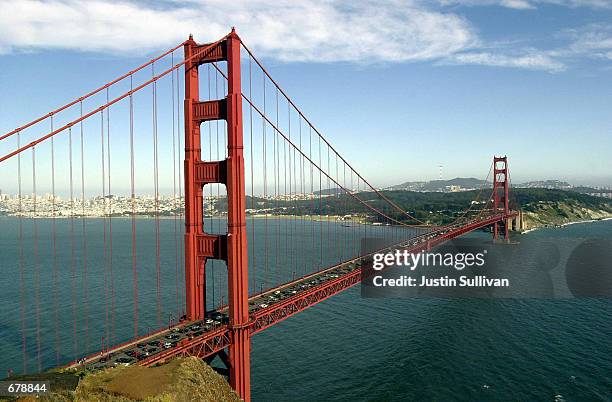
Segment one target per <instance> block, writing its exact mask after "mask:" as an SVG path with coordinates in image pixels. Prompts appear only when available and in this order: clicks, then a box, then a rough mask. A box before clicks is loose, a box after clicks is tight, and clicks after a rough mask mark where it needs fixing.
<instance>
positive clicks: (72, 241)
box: [68, 127, 79, 358]
mask: <svg viewBox="0 0 612 402" xmlns="http://www.w3.org/2000/svg"><path fill="white" fill-rule="evenodd" d="M68 161H69V170H70V271H71V276H72V278H71V293H72V349H73V350H72V352H73V357H75V358H76V357H77V356H78V354H79V349H78V346H79V344H78V338H77V304H76V299H77V284H76V282H77V276H76V241H75V238H74V215H75V210H74V175H73V161H72V127H69V128H68Z"/></svg>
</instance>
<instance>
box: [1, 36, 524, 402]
mask: <svg viewBox="0 0 612 402" xmlns="http://www.w3.org/2000/svg"><path fill="white" fill-rule="evenodd" d="M181 47H182V48H183V51H184V55H183V57H182V59H181V58H180V57H179V56H178V55H177V53H178V52H179V51H180V48H181ZM183 98H184V100H182V99H183ZM41 132H42V134H41ZM181 132H184V136H183V135H182V134H181ZM11 141H12V142H11ZM0 145H2V146H3V148H2V149H1V150H2V153H1V154H0V155H2V156H0V169H3V172H4V173H5V174H4V177H3V181H6V182H8V181H10V180H13V181H14V182H16V187H17V193H18V194H17V196H16V198H15V200H16V201H15V203H16V204H15V205H16V206H15V210H14V211H13V212H14V213H13V214H14V216H15V217H17V218H18V221H19V222H18V225H17V226H16V228H15V232H14V233H11V236H12V238H13V239H14V244H15V246H16V247H17V248H18V250H19V252H18V255H17V256H16V258H15V259H14V260H11V261H9V262H8V263H9V264H12V265H14V266H15V272H18V273H19V278H18V281H19V289H18V295H19V296H18V297H19V314H18V315H15V322H14V323H13V324H14V326H15V327H16V328H19V331H18V332H19V335H20V342H16V343H20V344H21V345H20V348H21V351H22V354H23V370H22V371H23V372H24V373H25V372H28V371H41V370H42V369H44V368H46V367H49V366H60V365H67V366H68V367H79V366H81V367H85V368H90V369H100V368H104V367H108V366H112V365H116V364H132V363H138V364H142V365H146V366H150V365H154V364H158V363H161V362H164V361H166V360H167V359H170V358H172V357H174V356H197V357H199V358H202V359H205V360H206V361H208V362H210V361H212V360H213V359H214V358H216V357H218V358H219V359H220V360H221V361H222V362H223V363H224V364H225V366H226V370H225V371H223V370H221V371H223V372H225V373H226V374H227V375H228V378H229V382H230V384H231V386H232V387H233V388H234V389H235V390H236V392H237V393H238V395H239V396H240V397H241V398H243V399H244V400H246V401H248V400H250V347H251V341H250V339H251V337H252V336H253V335H254V334H256V333H258V332H261V331H263V330H265V329H266V328H269V327H270V326H273V325H275V324H277V323H279V322H281V321H283V320H284V319H286V318H289V317H291V316H292V315H294V314H297V313H299V312H301V311H303V310H305V309H307V308H309V307H311V306H314V305H315V304H317V303H319V302H321V301H322V300H325V299H327V298H329V297H331V296H333V295H335V294H337V293H339V292H342V291H344V290H346V289H348V288H350V287H352V286H354V285H356V284H358V283H360V282H361V280H362V279H363V278H364V275H368V272H369V267H370V263H371V255H372V253H371V252H364V251H363V249H361V248H360V247H359V244H360V243H359V240H360V239H363V238H367V237H376V238H379V239H383V240H384V247H383V248H382V249H380V250H377V252H382V251H392V250H397V249H401V250H408V251H409V252H422V251H424V250H429V249H431V248H432V247H435V246H437V245H439V244H441V243H443V242H445V241H447V240H449V239H453V238H455V237H457V236H460V235H462V234H465V233H467V232H470V231H474V230H477V229H481V228H486V227H492V232H493V237H494V238H495V239H497V238H498V236H499V235H500V234H502V235H503V237H504V238H505V239H508V231H509V230H510V229H511V226H512V221H513V219H515V218H516V217H517V214H518V213H517V211H515V210H512V209H511V208H510V202H509V197H510V196H509V189H510V187H511V184H510V176H509V172H508V163H507V162H508V161H507V158H506V157H494V159H493V163H492V164H491V167H490V169H489V174H488V175H487V179H485V183H487V180H488V178H489V175H491V173H492V177H493V178H492V188H491V189H490V193H489V189H488V188H487V189H485V187H486V185H483V186H482V188H481V189H480V191H479V192H478V193H477V196H476V198H475V199H474V200H473V201H472V202H471V203H470V205H468V206H466V210H465V211H464V212H462V213H461V214H458V215H457V216H454V217H453V220H452V221H451V222H450V223H448V224H445V225H432V224H429V223H428V222H427V220H426V219H425V218H423V217H418V216H416V215H417V214H415V213H410V212H409V211H407V210H405V209H404V208H402V207H401V206H400V205H398V202H396V201H394V200H393V197H392V195H391V194H389V193H388V192H385V191H381V190H378V189H377V188H375V187H374V186H373V185H371V184H370V183H369V182H368V181H367V180H366V179H365V178H364V177H363V176H362V175H361V174H359V173H358V172H357V171H356V170H355V169H354V168H353V166H352V165H351V164H349V162H348V161H346V159H345V158H344V157H342V155H341V154H340V153H339V152H338V151H337V150H336V149H335V148H334V147H333V146H332V145H331V143H330V142H329V141H328V140H327V139H326V138H325V137H324V136H323V135H322V134H321V132H320V131H319V130H318V129H317V128H316V127H315V126H314V125H313V124H312V123H311V122H310V120H309V119H308V118H307V117H306V116H305V114H304V113H303V112H302V111H301V110H300V109H299V108H298V107H297V105H296V104H295V103H294V101H293V100H292V99H291V98H290V97H289V96H288V95H287V93H286V92H285V91H284V90H283V89H282V88H281V87H280V85H279V84H278V83H277V82H276V81H275V80H274V79H273V78H272V77H271V75H270V74H269V72H268V71H267V70H266V69H265V68H264V66H263V64H262V63H261V62H260V61H259V60H258V59H257V58H256V57H255V55H254V54H253V52H252V51H251V50H250V49H249V48H248V47H247V46H246V45H245V44H244V43H243V42H242V40H241V39H240V38H239V36H238V35H237V34H236V32H235V31H234V30H232V31H231V32H230V33H229V34H228V35H226V36H225V37H223V38H222V39H220V40H218V41H215V42H213V43H208V44H197V43H196V42H195V41H194V40H193V38H192V37H190V38H189V39H188V40H187V41H185V42H183V43H181V44H179V45H177V46H175V47H173V48H172V49H170V50H168V51H167V52H164V53H163V54H161V55H160V56H158V57H156V58H154V59H151V60H150V61H148V62H147V63H145V64H143V65H141V66H139V67H138V68H136V69H133V70H131V71H129V72H128V73H126V74H124V75H122V76H120V77H119V78H117V79H115V80H113V81H111V82H109V83H107V84H105V85H104V86H101V87H99V88H97V89H96V90H94V91H91V92H89V93H87V94H86V95H84V96H81V97H79V98H77V99H75V100H74V101H72V102H69V103H67V104H65V105H64V106H62V107H60V108H57V109H55V110H53V111H52V112H49V113H48V114H45V115H43V116H41V117H39V118H36V119H34V120H32V121H31V122H29V123H27V124H25V125H22V126H21V127H19V128H17V129H15V130H12V131H10V132H7V133H5V134H3V135H2V136H0ZM183 146H184V151H183ZM128 172H129V173H128ZM123 184H126V186H125V191H126V193H127V194H126V196H125V197H119V196H117V192H119V190H118V189H119V188H122V187H121V186H122V185H123ZM166 188H167V189H169V193H170V195H164V191H165V190H164V189H166ZM256 189H257V190H256ZM30 190H31V192H30ZM43 191H47V193H45V196H42V193H43ZM147 191H148V192H152V193H153V195H151V196H150V197H148V198H146V197H145V198H146V200H147V201H143V200H142V197H140V196H139V194H144V193H146V192H147ZM485 193H487V194H485ZM60 194H65V196H64V198H65V200H64V201H61V197H60ZM86 194H89V195H91V194H94V195H95V197H94V199H95V201H91V200H92V198H89V199H88V198H87V197H86ZM221 204H227V205H221ZM143 205H144V206H143ZM168 205H170V207H168ZM92 209H97V210H98V211H97V212H96V213H92V212H91V211H92ZM342 211H344V212H345V213H343V212H342ZM347 211H348V212H347ZM346 214H348V215H346ZM144 217H146V218H147V219H144ZM167 217H169V218H170V224H168V222H167V221H166V220H164V219H163V218H167ZM28 218H33V219H28ZM60 218H66V219H60ZM126 219H127V221H126ZM126 222H128V226H127V227H129V230H127V231H126V233H121V235H120V237H118V236H119V235H118V233H117V231H118V230H119V226H120V223H121V225H123V226H126V225H125V223H126ZM183 223H184V225H185V226H184V228H185V229H184V230H183V229H181V225H182V224H183ZM93 227H95V228H97V229H93ZM58 228H60V229H61V228H63V229H65V230H64V231H61V230H59V229H58ZM172 229H173V230H172ZM113 230H114V232H113ZM143 231H144V232H147V231H148V232H147V233H152V236H149V237H145V238H143ZM304 233H305V234H306V235H305V236H303V237H299V236H298V234H304ZM145 241H146V242H148V244H149V245H150V247H149V248H148V249H147V250H149V252H147V253H146V254H147V255H143V252H142V247H143V244H142V243H143V242H145ZM165 243H168V244H171V247H164V245H165ZM167 251H168V252H167ZM166 252H167V253H166ZM165 254H168V255H165ZM301 254H304V256H303V257H302V256H301ZM145 260H146V262H145ZM5 263H7V262H5ZM215 264H217V265H216V268H215ZM219 266H221V268H219ZM130 270H131V275H128V276H125V275H124V276H123V277H122V278H123V279H122V280H120V281H118V280H117V277H118V275H119V273H120V272H123V273H126V272H128V271H130ZM220 270H221V272H220ZM215 274H216V275H217V279H215ZM168 275H170V276H173V275H174V276H175V279H174V284H167V283H164V282H166V279H165V278H167V277H168ZM128 277H129V278H130V279H131V284H129V286H131V293H132V295H131V299H132V300H131V303H130V304H131V306H129V307H130V309H129V310H126V309H125V308H124V309H120V308H119V307H120V306H119V304H120V303H119V302H117V293H118V292H126V293H129V292H130V291H129V290H128V287H126V286H124V285H127V283H126V282H129V280H127V279H126V278H128ZM47 281H48V282H47ZM221 282H226V284H225V285H224V284H222V283H221ZM92 283H96V285H95V286H93V285H92ZM143 286H147V287H151V288H147V289H143ZM45 290H46V291H45ZM168 292H173V293H174V294H173V296H174V297H175V299H176V300H175V301H174V303H164V300H167V297H166V296H167V295H166V293H168ZM217 296H218V297H217ZM167 304H175V306H173V307H171V306H169V305H167ZM45 305H48V306H50V307H49V308H48V309H46V308H44V307H45ZM97 307H99V308H97ZM118 310H121V314H122V315H123V316H121V317H119V316H118V314H119V313H118ZM149 310H155V313H153V314H149ZM96 312H97V313H98V314H95V313H96ZM166 313H169V314H170V315H169V319H168V322H166V321H165V314H166ZM125 316H130V317H129V318H128V319H129V321H128V320H126V317H125ZM143 317H144V318H143ZM143 321H144V322H143ZM47 322H52V323H53V324H52V325H51V328H49V327H46V326H45V323H47ZM7 324H8V323H7ZM143 325H146V330H143ZM129 326H131V327H132V329H133V331H132V334H131V336H130V335H127V333H126V332H125V331H122V329H123V330H125V329H126V328H127V327H129ZM117 327H120V328H119V331H118V330H117ZM117 332H120V333H121V334H119V335H118V334H117ZM96 337H99V339H101V342H100V345H98V344H97V343H95V342H94V343H92V342H91V339H96ZM70 341H71V342H70ZM67 343H68V345H67ZM32 361H34V366H35V367H34V369H32V367H31V366H32Z"/></svg>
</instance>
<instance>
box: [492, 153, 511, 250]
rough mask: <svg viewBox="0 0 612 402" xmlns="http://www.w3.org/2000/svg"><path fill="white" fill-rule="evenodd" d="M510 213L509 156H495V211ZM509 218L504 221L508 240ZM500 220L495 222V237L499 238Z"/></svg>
mask: <svg viewBox="0 0 612 402" xmlns="http://www.w3.org/2000/svg"><path fill="white" fill-rule="evenodd" d="M500 211H503V212H504V215H506V216H507V215H508V212H509V206H508V157H506V156H502V157H497V156H494V157H493V212H500ZM508 226H509V225H508V220H505V221H504V225H503V229H504V238H505V239H506V240H508ZM498 233H499V222H495V223H494V224H493V239H494V240H497V237H498Z"/></svg>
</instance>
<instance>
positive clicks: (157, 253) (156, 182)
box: [151, 63, 162, 326]
mask: <svg viewBox="0 0 612 402" xmlns="http://www.w3.org/2000/svg"><path fill="white" fill-rule="evenodd" d="M151 74H152V75H151V76H152V77H155V63H151ZM152 114H153V186H154V192H155V274H156V276H155V279H156V294H157V324H158V325H159V326H161V325H162V306H161V262H160V258H161V256H160V247H159V242H160V239H159V159H158V158H159V154H158V150H157V148H158V144H157V141H158V138H157V81H153V113H152Z"/></svg>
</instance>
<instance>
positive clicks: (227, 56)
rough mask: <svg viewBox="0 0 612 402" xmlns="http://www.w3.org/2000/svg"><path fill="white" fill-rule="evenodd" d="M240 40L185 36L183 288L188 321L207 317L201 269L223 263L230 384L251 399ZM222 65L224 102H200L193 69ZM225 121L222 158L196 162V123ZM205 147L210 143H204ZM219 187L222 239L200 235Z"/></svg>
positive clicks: (198, 157)
mask: <svg viewBox="0 0 612 402" xmlns="http://www.w3.org/2000/svg"><path fill="white" fill-rule="evenodd" d="M240 46H241V45H240V38H239V37H238V35H237V34H236V32H235V31H234V30H233V29H232V32H231V34H230V35H229V36H227V37H226V38H225V39H223V40H221V41H220V42H218V43H216V44H215V45H214V46H211V45H210V44H209V45H198V44H196V42H195V41H194V40H193V38H192V37H191V36H190V37H189V40H188V41H187V42H186V43H185V47H184V49H185V60H187V62H186V63H185V229H186V230H185V287H186V293H185V294H186V299H187V312H186V314H187V319H188V320H192V321H195V320H201V319H203V318H204V316H205V314H206V274H205V264H206V261H207V260H208V259H209V258H213V259H219V260H224V261H225V262H226V263H227V270H228V273H227V277H228V295H229V300H228V302H229V320H230V321H229V327H230V332H231V344H230V346H229V366H230V367H229V373H230V385H231V386H232V388H234V389H235V390H236V392H237V393H238V395H239V396H240V397H241V398H242V399H244V400H245V401H249V400H250V337H249V328H248V326H249V308H248V297H249V294H248V261H247V236H246V213H245V187H244V157H243V133H242V90H241V86H240ZM218 61H227V81H228V93H227V97H226V98H224V99H217V100H210V101H205V102H201V101H200V100H199V93H198V89H199V83H198V67H199V66H200V65H202V64H205V63H212V62H218ZM221 119H225V120H226V121H227V144H228V145H227V154H228V157H227V159H225V160H221V161H209V162H204V161H202V160H201V138H200V124H201V123H203V122H205V121H211V120H221ZM208 145H209V146H210V144H208ZM211 183H222V184H225V186H226V188H227V203H228V211H227V224H228V228H227V234H226V235H211V234H208V233H205V232H204V222H203V216H202V207H203V199H202V189H203V186H204V185H206V184H211Z"/></svg>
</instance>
